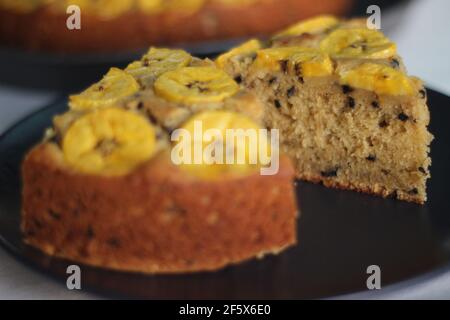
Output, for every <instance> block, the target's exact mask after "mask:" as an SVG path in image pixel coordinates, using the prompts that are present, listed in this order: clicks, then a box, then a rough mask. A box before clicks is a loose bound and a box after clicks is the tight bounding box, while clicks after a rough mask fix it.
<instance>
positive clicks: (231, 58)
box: [216, 15, 433, 204]
mask: <svg viewBox="0 0 450 320" xmlns="http://www.w3.org/2000/svg"><path fill="white" fill-rule="evenodd" d="M216 64H217V65H218V66H219V67H220V68H222V69H224V70H225V71H226V72H227V73H228V74H230V75H231V76H232V77H233V78H235V79H236V80H238V81H239V82H241V84H242V85H243V87H245V88H247V89H249V90H250V91H252V92H254V93H255V94H256V95H257V96H258V97H259V98H260V99H261V100H262V101H263V102H264V104H265V110H266V111H265V122H266V125H267V126H269V127H275V128H279V130H280V131H281V132H280V135H281V144H282V147H283V149H284V151H285V152H286V153H287V154H289V155H290V157H291V159H292V160H293V161H294V165H295V167H296V174H297V177H298V178H300V179H303V180H307V181H312V182H320V183H323V184H324V185H326V186H329V187H336V188H342V189H351V190H357V191H361V192H366V193H372V194H377V195H381V196H384V197H388V196H391V197H394V198H397V199H401V200H406V201H411V202H416V203H420V204H423V203H424V202H425V201H426V198H427V197H426V180H427V178H429V177H430V173H429V166H430V165H431V159H430V158H429V156H428V153H429V145H430V142H431V140H432V138H433V137H432V135H431V134H430V133H429V132H428V130H427V125H428V124H429V120H430V115H429V111H428V107H427V95H426V90H425V88H424V86H423V83H422V82H421V81H420V80H419V79H418V78H415V77H411V76H409V75H408V74H407V71H406V68H405V66H404V64H403V62H402V59H401V57H400V56H399V55H398V53H397V50H396V45H395V44H394V43H393V42H392V41H390V40H389V39H388V38H387V37H386V36H384V35H383V33H382V32H380V31H379V30H372V29H368V28H367V26H366V21H365V20H364V19H351V20H340V19H338V18H336V17H333V16H328V15H324V16H319V17H316V18H312V19H309V20H306V21H302V22H299V23H297V24H295V25H293V26H291V27H289V28H287V29H286V30H284V31H282V32H280V33H278V34H276V35H274V36H273V37H272V39H271V40H270V41H268V42H265V43H263V42H261V41H259V40H256V39H253V40H250V41H248V42H246V43H244V44H242V45H241V46H239V47H237V48H234V49H232V50H230V51H229V52H227V53H225V54H223V55H221V56H220V57H218V58H217V60H216Z"/></svg>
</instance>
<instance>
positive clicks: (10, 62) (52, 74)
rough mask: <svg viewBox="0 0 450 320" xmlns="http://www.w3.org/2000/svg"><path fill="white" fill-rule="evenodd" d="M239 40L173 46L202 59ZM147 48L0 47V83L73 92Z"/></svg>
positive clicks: (138, 55)
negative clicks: (48, 49)
mask: <svg viewBox="0 0 450 320" xmlns="http://www.w3.org/2000/svg"><path fill="white" fill-rule="evenodd" d="M242 41H243V39H229V40H220V41H208V42H199V43H186V44H183V43H180V44H178V45H177V46H176V47H177V48H182V49H185V50H186V51H188V52H190V53H191V54H193V55H194V56H196V57H200V58H204V57H214V56H216V55H218V54H219V53H221V52H224V51H226V50H227V49H229V48H231V47H233V46H235V45H237V44H239V43H241V42H242ZM147 50H148V48H142V49H141V50H135V51H123V52H104V53H67V54H63V53H52V52H39V51H26V50H24V49H18V48H17V49H16V48H9V47H2V46H0V70H2V72H0V83H4V84H7V85H13V86H19V87H26V88H31V89H38V90H51V91H55V90H57V91H70V92H74V91H77V90H81V89H83V88H84V87H87V86H89V85H90V84H92V83H93V82H95V81H97V80H98V79H99V78H101V76H102V75H104V74H105V73H106V72H107V71H108V69H109V68H110V67H111V66H116V67H119V68H124V67H126V66H127V64H128V63H129V62H130V61H133V60H136V59H139V58H140V57H141V56H142V54H144V53H145V52H146V51H147ZM43 78H45V81H43Z"/></svg>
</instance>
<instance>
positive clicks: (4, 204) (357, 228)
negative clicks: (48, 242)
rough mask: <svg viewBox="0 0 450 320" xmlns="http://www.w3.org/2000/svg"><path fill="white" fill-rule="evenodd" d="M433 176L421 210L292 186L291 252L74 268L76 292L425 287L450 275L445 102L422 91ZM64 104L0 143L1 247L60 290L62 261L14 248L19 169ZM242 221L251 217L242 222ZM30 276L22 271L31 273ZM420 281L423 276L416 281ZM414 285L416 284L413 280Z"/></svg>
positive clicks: (271, 295) (200, 294) (281, 293)
mask: <svg viewBox="0 0 450 320" xmlns="http://www.w3.org/2000/svg"><path fill="white" fill-rule="evenodd" d="M429 100H430V106H431V115H432V123H431V131H432V132H433V134H434V135H435V136H436V139H435V141H434V142H433V145H432V158H433V167H432V176H433V178H432V179H431V180H430V183H429V201H428V203H427V204H426V205H425V206H420V205H415V204H410V203H405V202H400V201H396V200H392V199H381V198H377V197H372V196H368V195H363V194H358V193H355V192H349V191H338V190H331V189H327V188H324V187H323V186H320V185H314V184H310V183H303V182H299V183H298V187H297V192H298V197H299V200H300V201H299V203H300V207H301V212H302V214H301V217H300V219H299V221H298V239H299V245H297V246H296V247H294V248H291V249H289V250H287V251H286V252H284V253H282V254H280V255H278V256H272V257H268V258H265V259H263V260H261V261H250V262H246V263H243V264H240V265H237V266H232V267H228V268H226V269H224V270H222V271H218V272H213V273H200V274H193V275H175V276H173V275H172V276H167V275H166V276H146V275H141V274H130V273H120V272H114V271H108V270H102V269H97V268H92V267H88V266H81V267H82V284H83V287H84V288H90V289H92V290H95V291H97V292H102V293H104V294H106V295H108V296H122V297H138V298H160V299H165V298H169V299H171V298H177V299H195V298H200V299H201V298H206V299H208V298H211V299H213V298H214V299H215V298H222V299H230V298H252V299H266V298H267V299H278V298H286V299H294V298H322V297H331V296H335V295H340V294H345V293H351V292H357V291H363V290H367V287H366V280H367V277H368V275H367V274H366V268H367V267H368V266H369V265H378V266H379V267H380V268H381V279H382V286H383V288H386V286H387V290H389V289H388V288H389V286H388V285H389V284H393V283H397V282H400V281H406V282H403V286H402V287H403V288H404V287H405V285H406V286H407V285H408V283H417V278H416V277H418V276H422V278H420V279H426V280H420V281H429V280H430V279H432V278H433V277H434V276H437V275H442V273H443V272H448V270H450V246H449V243H450V202H449V197H448V195H449V191H448V181H450V170H449V165H450V161H449V160H450V156H449V153H450V152H449V145H448V139H449V137H450V125H449V124H450V108H449V106H450V98H449V97H446V96H443V95H441V94H439V93H436V92H433V91H430V92H429ZM65 105H66V101H60V102H58V103H55V104H53V105H51V106H49V107H47V108H45V109H42V110H41V111H39V112H37V113H35V114H33V115H31V116H29V117H27V118H26V119H24V120H22V121H21V122H20V123H18V124H16V125H15V126H14V127H12V128H11V129H10V130H8V131H7V132H6V133H5V134H4V135H3V136H2V137H1V139H0V240H1V243H2V244H3V245H4V246H5V247H6V248H7V249H9V251H11V252H12V253H13V254H15V255H16V256H17V257H19V258H20V259H22V260H23V261H25V262H27V263H30V265H33V266H37V267H39V268H40V269H41V270H44V271H45V272H46V273H48V274H51V275H53V276H56V278H57V279H59V281H60V282H61V285H65V280H64V279H65V277H66V267H67V266H68V265H69V264H71V263H70V262H68V261H64V260H60V259H52V258H49V257H47V256H45V255H43V254H41V253H40V252H38V251H37V250H34V249H31V248H29V247H27V246H25V245H24V244H23V243H22V242H21V237H20V232H19V220H20V215H19V212H20V174H19V165H20V162H21V160H22V158H23V156H24V154H25V152H26V150H28V149H29V148H30V147H31V146H32V145H33V144H34V143H36V142H37V141H38V140H39V139H40V137H41V135H42V132H43V129H44V128H45V127H47V126H48V125H49V124H50V119H51V117H52V115H54V114H55V113H58V112H61V111H63V110H64V109H65ZM249 214H251V213H249ZM30 272H31V271H30ZM424 275H425V277H423V276H424ZM414 278H416V279H414Z"/></svg>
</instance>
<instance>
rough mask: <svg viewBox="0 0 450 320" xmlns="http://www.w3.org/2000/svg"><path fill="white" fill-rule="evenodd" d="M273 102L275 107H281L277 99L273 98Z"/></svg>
mask: <svg viewBox="0 0 450 320" xmlns="http://www.w3.org/2000/svg"><path fill="white" fill-rule="evenodd" d="M273 103H274V104H275V107H276V108H277V109H280V108H281V103H280V101H279V100H275V101H274V102H273Z"/></svg>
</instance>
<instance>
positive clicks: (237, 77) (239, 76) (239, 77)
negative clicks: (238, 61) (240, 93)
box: [234, 75, 242, 83]
mask: <svg viewBox="0 0 450 320" xmlns="http://www.w3.org/2000/svg"><path fill="white" fill-rule="evenodd" d="M234 81H236V82H237V83H242V76H241V75H237V76H236V77H234Z"/></svg>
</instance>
